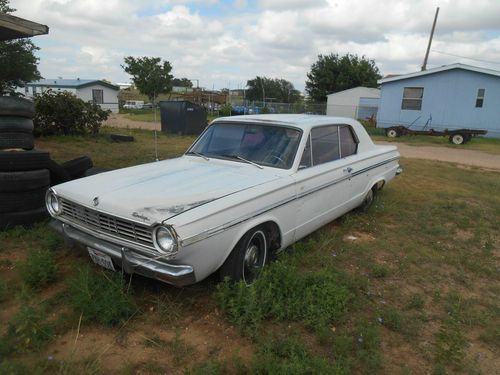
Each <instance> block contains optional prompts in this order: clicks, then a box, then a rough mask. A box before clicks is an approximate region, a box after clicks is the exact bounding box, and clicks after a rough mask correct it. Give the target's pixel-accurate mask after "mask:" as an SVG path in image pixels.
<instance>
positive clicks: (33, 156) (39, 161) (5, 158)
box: [0, 150, 50, 172]
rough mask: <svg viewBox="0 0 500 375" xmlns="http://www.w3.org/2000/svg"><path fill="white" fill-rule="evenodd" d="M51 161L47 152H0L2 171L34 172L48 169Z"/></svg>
mask: <svg viewBox="0 0 500 375" xmlns="http://www.w3.org/2000/svg"><path fill="white" fill-rule="evenodd" d="M49 160H50V155H49V153H48V152H47V151H40V150H30V151H0V171H4V172H15V171H33V170H37V169H46V168H47V166H48V164H49Z"/></svg>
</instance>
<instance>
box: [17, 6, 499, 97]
mask: <svg viewBox="0 0 500 375" xmlns="http://www.w3.org/2000/svg"><path fill="white" fill-rule="evenodd" d="M10 3H11V7H13V8H15V9H17V11H16V12H15V13H14V15H17V16H19V17H22V18H27V19H29V20H31V21H36V22H39V23H42V24H45V25H47V26H49V28H50V31H49V34H48V35H45V36H38V37H35V38H33V42H34V43H35V44H36V45H37V46H38V47H40V51H38V56H39V58H40V63H39V71H40V73H41V74H42V76H43V77H44V78H57V77H62V78H81V79H107V80H110V81H112V82H114V83H117V82H129V81H130V76H128V75H127V74H126V73H125V72H124V71H123V69H122V67H121V64H123V58H124V57H125V56H135V57H139V56H150V57H152V56H157V57H161V58H162V59H164V60H168V61H169V62H170V63H171V64H172V66H173V71H172V73H173V74H174V76H175V77H179V78H180V77H186V78H189V79H191V80H193V84H194V85H195V86H196V85H197V84H199V86H200V87H205V88H207V89H212V88H215V89H221V88H230V89H238V88H244V87H245V85H246V82H247V81H248V80H249V79H252V78H254V77H255V76H257V75H258V76H266V77H270V78H283V79H286V80H288V81H291V82H292V83H293V84H294V85H295V87H296V88H297V89H299V90H301V91H303V90H304V87H305V81H306V79H307V73H308V72H309V70H310V68H311V65H312V64H313V63H314V62H315V61H316V60H317V58H318V55H319V54H323V55H326V54H330V53H338V54H339V55H344V54H346V53H351V54H357V55H359V56H363V55H364V56H366V57H367V58H370V59H374V60H375V63H376V65H377V66H378V68H379V69H380V72H381V74H382V75H386V74H401V73H411V72H415V71H418V70H420V66H421V65H422V62H423V59H424V55H425V50H426V48H427V42H428V38H429V34H430V29H431V26H432V21H433V18H434V13H435V10H436V7H438V6H439V7H440V13H439V18H438V22H437V27H436V32H435V35H434V41H433V44H432V48H431V53H430V56H429V61H428V68H432V67H437V66H441V65H445V64H452V63H457V62H460V63H464V64H469V65H475V66H480V67H484V68H489V69H496V70H500V0H441V1H437V0H410V1H408V0H384V1H380V0H258V1H250V0H232V1H229V0H206V1H201V0H141V1H139V0H11V2H10Z"/></svg>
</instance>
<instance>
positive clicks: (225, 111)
mask: <svg viewBox="0 0 500 375" xmlns="http://www.w3.org/2000/svg"><path fill="white" fill-rule="evenodd" d="M232 110H233V107H231V104H224V105H223V106H221V107H220V109H219V116H231V111H232Z"/></svg>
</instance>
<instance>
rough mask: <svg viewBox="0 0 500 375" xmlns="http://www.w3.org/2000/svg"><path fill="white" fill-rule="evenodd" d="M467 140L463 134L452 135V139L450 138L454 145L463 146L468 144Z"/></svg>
mask: <svg viewBox="0 0 500 375" xmlns="http://www.w3.org/2000/svg"><path fill="white" fill-rule="evenodd" d="M465 139H466V136H465V135H463V134H462V133H455V134H451V135H450V138H448V140H449V141H450V143H453V144H454V145H463V144H464V143H465V142H466V141H465Z"/></svg>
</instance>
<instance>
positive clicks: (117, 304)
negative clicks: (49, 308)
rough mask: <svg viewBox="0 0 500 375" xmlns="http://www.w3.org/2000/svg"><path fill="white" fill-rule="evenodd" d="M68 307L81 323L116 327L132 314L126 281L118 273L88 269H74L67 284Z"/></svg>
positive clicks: (133, 305) (132, 309) (133, 306)
mask: <svg viewBox="0 0 500 375" xmlns="http://www.w3.org/2000/svg"><path fill="white" fill-rule="evenodd" d="M68 298H69V303H70V304H71V306H72V307H73V309H74V310H75V312H76V313H77V314H78V315H80V314H82V317H83V320H84V321H96V322H99V323H101V324H104V325H117V324H120V323H123V322H124V321H126V320H127V319H128V318H129V317H130V316H131V315H132V313H133V312H134V311H135V303H134V300H133V299H132V296H131V295H130V294H129V293H128V292H127V290H126V285H125V280H124V279H123V278H122V277H121V275H120V274H118V273H112V272H107V271H104V270H99V271H94V270H93V269H92V268H91V267H90V266H82V267H79V268H77V269H76V272H75V275H74V276H73V277H72V278H71V279H70V280H69V294H68Z"/></svg>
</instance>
